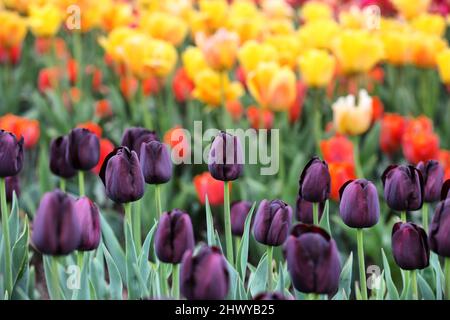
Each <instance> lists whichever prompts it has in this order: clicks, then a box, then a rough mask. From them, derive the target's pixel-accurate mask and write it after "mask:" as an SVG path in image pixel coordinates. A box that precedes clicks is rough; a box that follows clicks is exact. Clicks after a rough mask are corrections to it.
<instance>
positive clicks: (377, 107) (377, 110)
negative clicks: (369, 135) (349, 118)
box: [372, 96, 384, 123]
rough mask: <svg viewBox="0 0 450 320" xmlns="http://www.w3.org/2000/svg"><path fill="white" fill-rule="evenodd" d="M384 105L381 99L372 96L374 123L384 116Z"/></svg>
mask: <svg viewBox="0 0 450 320" xmlns="http://www.w3.org/2000/svg"><path fill="white" fill-rule="evenodd" d="M383 113H384V106H383V102H381V99H380V98H378V97H376V96H373V97H372V123H375V122H377V121H378V120H380V119H381V118H383Z"/></svg>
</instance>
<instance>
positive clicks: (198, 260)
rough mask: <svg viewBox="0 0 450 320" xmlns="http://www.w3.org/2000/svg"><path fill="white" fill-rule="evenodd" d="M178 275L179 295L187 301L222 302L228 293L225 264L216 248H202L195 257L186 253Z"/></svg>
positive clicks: (189, 252) (228, 282)
mask: <svg viewBox="0 0 450 320" xmlns="http://www.w3.org/2000/svg"><path fill="white" fill-rule="evenodd" d="M180 275H181V283H180V288H181V293H182V294H183V295H184V296H185V297H186V298H187V299H188V300H223V299H224V298H225V297H226V295H227V293H228V289H229V285H230V276H229V273H228V268H227V262H226V260H225V258H224V257H223V255H222V253H221V252H220V250H219V248H217V247H208V246H203V247H202V248H201V249H200V251H199V252H198V253H197V254H196V255H195V256H194V255H193V252H192V250H189V251H188V252H186V253H185V254H184V256H183V260H182V262H181V270H180Z"/></svg>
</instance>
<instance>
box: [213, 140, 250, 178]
mask: <svg viewBox="0 0 450 320" xmlns="http://www.w3.org/2000/svg"><path fill="white" fill-rule="evenodd" d="M242 157H243V155H242V147H241V143H240V141H239V139H238V137H237V136H232V135H230V134H228V133H225V132H223V131H222V132H220V133H219V134H218V135H217V136H216V137H215V139H214V141H213V143H212V145H211V150H210V152H209V159H208V170H209V172H210V173H211V175H212V176H213V178H214V179H217V180H221V181H233V180H236V179H237V178H239V177H240V176H241V175H242V170H243V167H244V165H243V158H242Z"/></svg>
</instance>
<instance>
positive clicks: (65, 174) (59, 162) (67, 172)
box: [50, 136, 77, 179]
mask: <svg viewBox="0 0 450 320" xmlns="http://www.w3.org/2000/svg"><path fill="white" fill-rule="evenodd" d="M68 142H69V138H68V137H67V136H61V137H58V138H56V139H53V140H52V142H51V145H50V170H51V171H52V172H53V174H55V175H57V176H58V177H62V178H66V179H69V178H72V177H74V176H75V175H76V174H77V170H75V169H74V168H73V167H72V166H71V165H70V163H69V162H68V161H67V157H66V152H67V144H68Z"/></svg>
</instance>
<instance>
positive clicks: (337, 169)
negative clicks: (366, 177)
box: [328, 162, 356, 201]
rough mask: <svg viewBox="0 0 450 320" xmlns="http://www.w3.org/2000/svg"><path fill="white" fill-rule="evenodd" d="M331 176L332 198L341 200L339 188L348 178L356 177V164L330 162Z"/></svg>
mask: <svg viewBox="0 0 450 320" xmlns="http://www.w3.org/2000/svg"><path fill="white" fill-rule="evenodd" d="M328 168H329V170H330V176H331V193H330V197H331V199H333V200H335V201H339V189H340V188H341V187H342V185H343V184H344V183H346V182H347V181H348V180H354V179H356V173H355V166H354V165H353V163H347V162H342V163H328Z"/></svg>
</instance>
